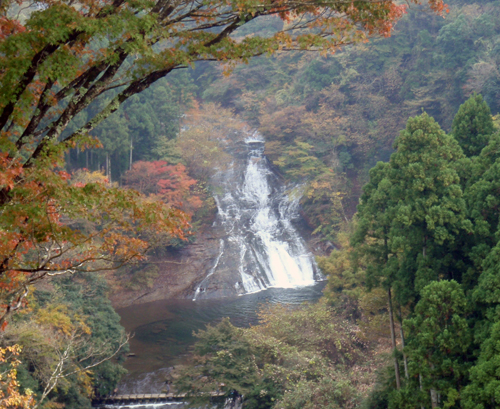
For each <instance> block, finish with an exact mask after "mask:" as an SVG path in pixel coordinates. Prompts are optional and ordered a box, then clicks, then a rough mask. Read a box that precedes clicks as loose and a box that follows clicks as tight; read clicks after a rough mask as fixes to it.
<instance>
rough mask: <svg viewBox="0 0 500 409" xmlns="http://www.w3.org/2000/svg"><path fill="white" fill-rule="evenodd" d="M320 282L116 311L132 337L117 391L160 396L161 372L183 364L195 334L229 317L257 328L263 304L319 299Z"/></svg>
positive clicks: (145, 305) (240, 323) (292, 303)
mask: <svg viewBox="0 0 500 409" xmlns="http://www.w3.org/2000/svg"><path fill="white" fill-rule="evenodd" d="M323 287H324V282H319V283H316V284H314V285H311V286H306V287H297V288H269V289H267V290H264V291H261V292H258V293H254V294H246V295H243V296H240V297H235V298H232V299H223V300H220V299H219V300H197V301H191V300H166V301H155V302H151V303H147V304H142V305H133V306H130V307H127V308H123V309H120V310H118V313H119V314H120V316H121V318H122V321H121V323H122V325H123V326H124V327H125V329H126V330H127V332H129V333H132V334H134V337H133V338H132V339H131V340H130V352H131V354H133V356H130V357H129V358H128V359H127V360H126V362H125V368H126V369H127V370H128V371H129V373H128V375H127V376H125V378H124V380H123V381H122V383H121V384H120V388H119V392H120V393H159V392H161V390H162V388H163V386H164V384H163V379H162V376H161V374H162V372H164V371H165V368H168V367H172V366H175V365H179V364H182V363H183V362H185V359H186V356H187V354H188V352H189V347H190V346H191V345H192V344H193V343H194V341H195V338H194V336H193V331H198V330H200V329H203V328H205V326H206V325H207V324H209V323H217V322H218V321H220V320H221V319H222V318H224V317H229V318H230V319H231V322H232V323H233V325H236V326H239V327H248V326H249V325H254V324H257V322H258V318H257V312H258V310H259V309H260V308H261V306H262V305H263V304H266V303H271V304H278V303H281V304H291V305H298V304H301V303H303V302H308V301H313V302H314V301H317V300H318V299H319V297H321V295H322V289H323Z"/></svg>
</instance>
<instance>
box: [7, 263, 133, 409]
mask: <svg viewBox="0 0 500 409" xmlns="http://www.w3.org/2000/svg"><path fill="white" fill-rule="evenodd" d="M57 290H58V291H57V292H53V291H50V292H49V291H37V292H36V293H35V299H33V300H32V310H31V311H30V312H28V313H25V314H22V315H18V316H16V319H15V321H14V322H13V323H11V324H10V325H9V327H8V328H7V330H6V331H5V332H4V333H3V338H2V344H3V345H12V344H15V343H18V344H22V345H23V346H24V347H23V350H22V353H21V360H22V365H21V366H20V367H19V374H20V376H19V380H20V382H21V385H23V387H24V388H26V387H29V388H31V389H32V390H34V392H35V393H36V394H37V400H38V401H39V400H40V397H41V396H42V393H43V392H44V389H45V388H46V387H47V385H48V384H50V382H51V379H53V377H54V376H55V375H60V379H59V380H58V382H57V385H56V388H54V390H52V391H50V390H49V393H48V396H47V404H49V405H50V404H54V405H58V404H59V405H61V404H64V405H66V406H67V407H75V408H76V407H78V408H90V406H91V399H92V397H94V396H105V395H109V394H110V393H112V392H113V390H114V389H115V388H116V386H117V384H118V382H119V380H120V378H121V377H122V375H123V374H124V373H125V372H126V371H125V370H124V368H123V367H122V366H121V365H120V362H122V361H123V359H124V357H125V355H126V353H127V352H128V345H126V346H123V345H122V344H123V342H124V340H125V333H124V329H123V327H122V326H121V325H120V317H119V316H118V314H117V313H116V312H115V311H114V309H113V307H112V306H111V303H110V301H109V299H108V298H107V294H108V286H107V284H106V281H105V280H104V279H103V278H102V277H100V276H98V275H96V274H93V273H89V274H85V275H83V274H79V275H77V276H74V277H72V278H66V279H63V280H61V281H60V282H59V283H58V284H57ZM115 351H119V352H118V354H117V355H115V359H114V360H112V361H111V360H110V359H109V357H111V356H112V355H113V354H114V353H115ZM65 354H66V355H67V357H66V358H63V357H64V356H65ZM101 360H102V363H101V364H99V365H97V366H95V367H92V368H91V369H85V368H86V367H87V366H89V365H93V364H94V363H96V362H99V361H101ZM59 365H60V367H61V369H62V372H61V373H58V372H57V370H58V366H59ZM44 405H45V403H44ZM44 405H42V407H44Z"/></svg>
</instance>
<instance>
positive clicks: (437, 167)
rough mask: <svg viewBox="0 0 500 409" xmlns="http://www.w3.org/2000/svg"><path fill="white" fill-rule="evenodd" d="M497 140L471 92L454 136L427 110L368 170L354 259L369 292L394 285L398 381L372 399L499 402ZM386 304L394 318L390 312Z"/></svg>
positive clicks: (408, 404)
mask: <svg viewBox="0 0 500 409" xmlns="http://www.w3.org/2000/svg"><path fill="white" fill-rule="evenodd" d="M496 146H498V134H496V133H495V129H494V127H493V122H492V119H491V114H490V111H489V108H488V106H487V105H486V104H485V103H484V101H483V100H482V97H481V96H480V95H473V96H472V97H471V98H470V99H469V100H468V101H466V102H465V103H464V104H463V105H462V106H461V107H460V109H459V111H458V113H457V115H456V117H455V119H454V121H453V131H452V134H451V135H447V134H446V133H445V132H444V131H443V130H441V128H440V127H439V125H438V124H437V123H436V122H435V121H434V120H433V119H432V118H431V117H429V116H428V115H427V114H426V113H423V114H422V115H420V116H418V117H415V118H410V119H409V120H408V124H407V127H406V129H405V130H404V131H402V132H401V133H400V135H399V137H398V138H397V139H396V141H395V143H394V148H395V150H396V151H395V152H394V153H393V154H392V155H391V158H390V160H389V162H388V163H378V164H377V165H376V166H375V167H374V168H373V169H372V170H371V171H370V181H369V183H367V185H366V186H365V187H364V189H363V190H364V193H363V196H362V197H361V201H360V205H359V206H358V214H357V224H356V226H355V229H354V231H353V233H352V235H351V245H352V246H353V248H352V250H351V254H352V262H353V263H354V264H353V265H357V266H358V267H361V266H363V265H364V266H365V267H364V269H365V271H366V275H365V276H366V282H367V284H368V289H371V288H375V287H382V288H385V289H389V291H390V290H391V289H392V290H393V294H391V293H390V292H389V296H388V300H387V305H388V306H387V311H388V313H389V318H390V320H389V323H390V326H391V333H392V337H393V348H394V366H393V367H392V366H391V367H392V370H391V372H392V373H393V379H394V380H393V381H392V382H391V383H386V385H385V388H386V389H385V391H386V392H385V395H384V396H382V395H383V394H380V392H377V393H378V395H377V394H374V395H373V399H374V400H372V401H371V404H372V405H375V406H376V405H381V406H377V407H389V408H415V407H425V408H430V407H432V408H464V407H465V408H475V409H479V408H481V409H486V408H496V407H498V405H499V404H500V400H499V395H498V385H499V383H498V382H499V381H500V378H499V376H498V348H497V346H498V345H497V344H498V323H499V322H500V319H499V315H498V308H499V306H500V298H499V294H500V291H499V288H500V284H499V280H498V265H499V264H498V263H499V257H498V255H499V251H498V246H499V243H498V232H499V231H498V220H499V216H498V206H497V198H496V196H497V192H498V188H497V185H498V166H499V162H498V156H497V154H496V152H497V149H496ZM462 148H463V150H462ZM466 156H469V158H467V157H466ZM360 261H362V263H360ZM330 291H331V290H330ZM330 298H331V297H330ZM331 299H332V298H331ZM393 303H395V304H396V305H397V309H396V310H397V311H398V315H399V316H400V320H401V321H402V322H401V325H396V324H395V320H394V319H392V315H393ZM402 311H403V313H402ZM398 327H400V328H399V330H400V331H398ZM398 332H400V334H399V335H400V336H399V339H400V345H401V346H402V347H403V348H402V352H403V356H401V352H400V351H398V350H399V349H400V348H399V347H398V346H397V343H396V342H394V341H395V340H394V338H395V337H394V334H396V333H398ZM403 367H404V374H405V376H404V377H403V376H402V371H403V370H402V368H403ZM377 396H378V398H377ZM377 399H378V400H377ZM375 402H377V403H375ZM384 405H385V406H384Z"/></svg>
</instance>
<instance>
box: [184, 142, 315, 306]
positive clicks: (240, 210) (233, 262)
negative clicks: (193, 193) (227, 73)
mask: <svg viewBox="0 0 500 409" xmlns="http://www.w3.org/2000/svg"><path fill="white" fill-rule="evenodd" d="M233 156H234V157H235V163H234V164H233V166H232V167H231V168H230V169H229V170H227V171H224V172H219V173H218V174H217V175H216V177H215V178H214V180H213V181H212V182H213V183H214V185H216V186H218V187H219V188H220V191H221V193H220V194H219V195H217V197H216V203H217V208H218V216H217V219H216V221H215V223H214V226H213V227H214V231H218V232H219V234H220V236H221V238H220V247H219V254H218V256H217V257H216V260H215V262H214V265H213V267H212V269H211V270H210V272H209V273H208V274H207V276H206V277H205V278H204V279H203V281H202V282H201V283H200V284H199V285H198V287H197V289H196V293H195V295H194V299H197V298H208V297H210V296H211V295H215V296H227V295H231V294H239V295H241V294H248V293H254V292H257V291H261V290H264V289H266V288H269V287H279V288H292V287H300V286H307V285H312V284H314V283H315V282H316V281H317V280H319V279H322V277H321V276H320V274H319V273H318V270H317V267H316V264H315V261H314V258H313V256H312V254H311V253H310V252H309V251H308V250H307V248H306V246H305V243H304V241H303V239H302V238H301V237H300V234H299V233H298V232H297V230H296V229H295V227H294V226H293V223H292V220H294V219H298V218H299V213H298V200H299V197H294V198H293V199H290V197H289V195H288V194H287V189H286V186H284V185H283V183H281V181H280V179H279V178H278V176H277V175H275V174H274V173H273V172H272V171H271V168H270V165H269V162H268V160H267V158H266V157H265V156H264V140H263V139H262V138H261V137H260V136H259V135H258V134H253V135H251V136H249V137H248V138H247V139H246V140H245V141H244V145H240V146H239V150H235V153H234V154H233ZM295 196H297V195H295ZM229 283H231V287H232V288H229Z"/></svg>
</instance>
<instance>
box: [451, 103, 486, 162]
mask: <svg viewBox="0 0 500 409" xmlns="http://www.w3.org/2000/svg"><path fill="white" fill-rule="evenodd" d="M451 132H452V134H453V136H454V137H455V139H456V140H457V141H458V143H459V144H460V146H461V147H462V150H463V152H464V154H465V155H466V156H477V155H479V154H480V153H481V151H482V150H483V148H484V147H485V146H486V145H487V143H488V141H489V139H490V136H491V135H492V134H493V132H494V127H493V120H492V118H491V112H490V108H489V107H488V104H486V102H485V101H484V100H483V97H482V96H481V95H473V96H472V97H470V98H469V99H468V100H467V101H466V102H465V103H463V104H462V105H460V108H459V109H458V112H457V114H456V115H455V118H453V124H452V128H451Z"/></svg>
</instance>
